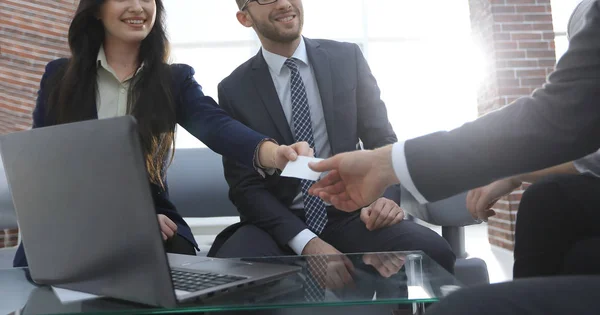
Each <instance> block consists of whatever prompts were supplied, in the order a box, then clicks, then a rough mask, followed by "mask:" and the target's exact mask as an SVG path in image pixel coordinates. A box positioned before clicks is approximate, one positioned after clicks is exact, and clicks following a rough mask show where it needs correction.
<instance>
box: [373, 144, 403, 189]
mask: <svg viewBox="0 0 600 315" xmlns="http://www.w3.org/2000/svg"><path fill="white" fill-rule="evenodd" d="M372 152H373V154H374V159H373V163H375V165H374V167H376V168H377V169H379V173H380V176H381V178H382V179H383V180H384V182H385V183H386V185H387V186H391V185H395V184H399V183H400V179H398V177H397V176H396V172H395V171H394V165H393V162H392V145H387V146H385V147H381V148H379V149H375V150H373V151H372Z"/></svg>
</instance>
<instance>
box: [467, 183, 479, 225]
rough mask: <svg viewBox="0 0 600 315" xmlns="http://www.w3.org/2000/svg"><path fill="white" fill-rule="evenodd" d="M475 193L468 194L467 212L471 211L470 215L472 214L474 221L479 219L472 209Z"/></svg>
mask: <svg viewBox="0 0 600 315" xmlns="http://www.w3.org/2000/svg"><path fill="white" fill-rule="evenodd" d="M474 194H475V192H474V190H473V189H471V190H469V192H468V193H467V198H466V199H467V200H466V202H467V210H469V213H470V214H471V216H472V217H473V219H475V218H477V215H476V214H475V212H474V211H473V208H472V207H471V203H472V202H473V198H474V197H475V196H474Z"/></svg>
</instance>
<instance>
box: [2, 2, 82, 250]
mask: <svg viewBox="0 0 600 315" xmlns="http://www.w3.org/2000/svg"><path fill="white" fill-rule="evenodd" d="M76 5H77V1H76V0H2V1H0V134H5V133H9V132H13V131H18V130H23V129H27V128H29V127H30V126H31V111H32V110H33V107H34V105H35V99H36V93H37V90H38V87H39V82H40V78H41V77H42V74H43V72H44V66H45V65H46V63H48V62H49V61H51V60H53V59H56V58H59V57H64V56H68V55H69V49H68V45H67V33H68V28H69V24H70V22H71V18H72V16H73V14H74V13H75V9H76ZM16 242H17V231H16V230H6V231H1V230H0V247H4V246H13V245H16Z"/></svg>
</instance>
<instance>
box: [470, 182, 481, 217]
mask: <svg viewBox="0 0 600 315" xmlns="http://www.w3.org/2000/svg"><path fill="white" fill-rule="evenodd" d="M480 193H481V190H480V189H475V190H473V195H472V196H471V199H470V200H469V203H468V204H467V208H468V209H469V212H470V213H471V216H472V217H473V218H475V219H476V218H478V215H477V201H478V200H479V198H480Z"/></svg>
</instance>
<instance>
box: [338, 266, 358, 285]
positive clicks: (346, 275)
mask: <svg viewBox="0 0 600 315" xmlns="http://www.w3.org/2000/svg"><path fill="white" fill-rule="evenodd" d="M337 273H338V276H339V277H340V280H342V287H345V286H348V285H351V284H352V283H353V282H354V279H352V276H351V275H350V272H349V271H348V269H346V266H345V265H341V266H340V267H339V268H337Z"/></svg>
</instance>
